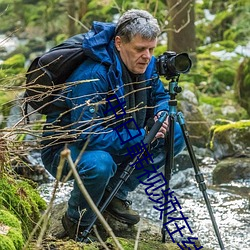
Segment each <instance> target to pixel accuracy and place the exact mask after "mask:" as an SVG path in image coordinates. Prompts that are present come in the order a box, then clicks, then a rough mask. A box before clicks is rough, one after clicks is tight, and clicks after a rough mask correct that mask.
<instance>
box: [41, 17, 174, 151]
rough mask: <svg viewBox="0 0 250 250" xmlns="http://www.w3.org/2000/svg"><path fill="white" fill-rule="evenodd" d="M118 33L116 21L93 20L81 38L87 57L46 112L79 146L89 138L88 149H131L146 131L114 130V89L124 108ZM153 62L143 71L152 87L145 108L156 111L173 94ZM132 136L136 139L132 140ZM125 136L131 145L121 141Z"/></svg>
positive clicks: (165, 106)
mask: <svg viewBox="0 0 250 250" xmlns="http://www.w3.org/2000/svg"><path fill="white" fill-rule="evenodd" d="M114 32H115V25H114V24H111V23H102V22H94V23H93V27H92V29H91V30H90V31H89V32H88V33H86V35H85V39H84V41H83V48H84V49H85V52H86V55H87V56H88V59H86V60H84V61H83V63H82V64H81V65H80V66H79V67H78V68H77V69H76V70H75V71H74V72H73V73H72V75H71V76H70V77H69V79H68V80H67V83H68V87H67V88H66V89H65V90H64V91H63V93H62V94H63V97H64V101H63V102H62V101H57V102H56V103H55V106H56V107H55V108H54V109H53V111H52V112H51V113H50V114H49V115H47V123H48V124H53V126H59V127H61V128H63V134H64V135H63V136H62V137H63V138H66V137H67V136H68V137H70V138H71V140H73V141H74V143H77V144H78V145H79V147H83V145H84V143H85V142H86V141H87V139H88V148H87V149H89V150H104V151H107V152H109V153H111V154H115V155H120V154H125V153H126V152H127V150H126V148H127V147H130V146H132V145H134V144H136V143H139V142H140V141H141V140H142V139H143V138H144V137H145V130H144V129H143V128H139V130H138V129H129V130H128V129H126V128H123V129H121V130H120V131H119V135H118V132H117V131H116V130H114V127H115V124H116V117H115V116H114V112H113V113H112V111H110V110H109V109H110V106H109V105H107V102H106V99H107V93H108V92H109V93H115V95H116V96H117V97H118V98H119V100H120V103H123V108H125V103H124V101H125V100H124V88H123V81H122V69H121V63H120V61H119V59H118V57H117V55H116V54H115V53H114V39H113V38H114ZM155 60H156V59H155V58H154V57H153V58H152V59H151V62H150V64H149V65H148V68H147V70H146V72H145V75H146V80H147V86H148V87H149V88H148V90H147V96H148V98H147V99H148V103H147V106H149V107H152V106H154V112H153V113H154V114H157V113H158V112H159V111H162V110H166V111H168V100H169V95H168V93H166V91H165V90H164V87H163V84H162V82H161V81H160V80H159V77H158V75H157V73H156V70H155ZM83 80H86V81H84V82H83ZM87 80H90V81H87ZM114 91H115V92H114ZM65 105H66V109H67V110H69V111H67V112H63V114H62V111H60V109H61V108H62V107H63V106H65ZM107 117H108V118H107ZM57 130H58V129H57ZM57 133H59V134H60V132H57ZM65 133H66V134H67V135H66V134H65ZM46 135H52V136H53V135H54V136H55V135H56V132H52V131H51V132H45V136H46ZM131 136H132V137H135V138H134V139H132V140H129V139H130V138H132V137H131ZM121 138H122V139H123V140H124V141H128V143H126V144H122V143H121Z"/></svg>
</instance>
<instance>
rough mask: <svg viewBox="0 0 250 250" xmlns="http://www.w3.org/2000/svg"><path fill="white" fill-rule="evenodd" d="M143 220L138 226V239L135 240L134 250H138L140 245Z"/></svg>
mask: <svg viewBox="0 0 250 250" xmlns="http://www.w3.org/2000/svg"><path fill="white" fill-rule="evenodd" d="M141 224H142V222H141V220H140V222H139V225H138V230H137V234H136V238H135V246H134V250H137V249H138V245H139V237H140V233H141Z"/></svg>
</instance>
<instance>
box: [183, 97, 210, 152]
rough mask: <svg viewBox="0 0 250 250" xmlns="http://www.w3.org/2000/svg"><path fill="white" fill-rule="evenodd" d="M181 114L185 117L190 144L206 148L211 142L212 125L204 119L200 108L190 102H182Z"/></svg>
mask: <svg viewBox="0 0 250 250" xmlns="http://www.w3.org/2000/svg"><path fill="white" fill-rule="evenodd" d="M180 109H181V112H182V113H183V115H184V117H185V124H186V127H187V131H188V134H189V137H190V142H191V143H192V145H194V146H196V147H203V148H206V145H207V143H208V140H209V127H210V124H209V123H208V121H207V120H206V119H205V118H204V116H203V115H202V113H201V111H200V110H199V108H198V106H196V105H194V104H193V103H191V102H188V101H181V108H180Z"/></svg>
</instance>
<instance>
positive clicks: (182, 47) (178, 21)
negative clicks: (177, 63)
mask: <svg viewBox="0 0 250 250" xmlns="http://www.w3.org/2000/svg"><path fill="white" fill-rule="evenodd" d="M167 5H168V9H169V24H168V33H167V34H168V50H172V51H175V52H176V53H181V52H187V53H189V55H190V57H191V58H192V61H195V60H196V53H195V51H196V39H195V24H194V22H195V11H194V5H195V0H180V1H176V0H167Z"/></svg>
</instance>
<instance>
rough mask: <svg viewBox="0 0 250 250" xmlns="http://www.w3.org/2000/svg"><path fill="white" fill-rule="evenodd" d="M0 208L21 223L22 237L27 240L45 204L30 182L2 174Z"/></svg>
mask: <svg viewBox="0 0 250 250" xmlns="http://www.w3.org/2000/svg"><path fill="white" fill-rule="evenodd" d="M0 208H4V209H6V210H8V211H9V212H10V213H11V214H13V215H14V216H15V217H16V218H17V219H18V220H19V221H20V222H21V227H22V234H23V237H24V239H27V238H28V236H29V233H30V232H31V231H32V230H33V228H34V226H35V224H36V223H37V222H38V220H39V219H40V216H41V211H43V210H45V208H46V202H45V201H44V200H43V199H42V198H41V197H40V195H39V193H38V192H37V190H36V188H35V187H34V186H32V185H31V182H28V181H26V180H21V179H14V178H13V177H11V176H8V175H7V174H2V175H1V176H0ZM0 242H1V241H0ZM0 249H1V243H0Z"/></svg>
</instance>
